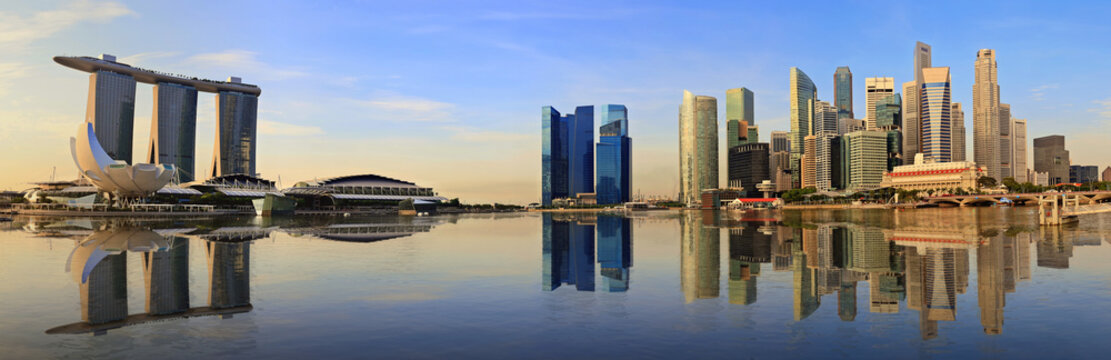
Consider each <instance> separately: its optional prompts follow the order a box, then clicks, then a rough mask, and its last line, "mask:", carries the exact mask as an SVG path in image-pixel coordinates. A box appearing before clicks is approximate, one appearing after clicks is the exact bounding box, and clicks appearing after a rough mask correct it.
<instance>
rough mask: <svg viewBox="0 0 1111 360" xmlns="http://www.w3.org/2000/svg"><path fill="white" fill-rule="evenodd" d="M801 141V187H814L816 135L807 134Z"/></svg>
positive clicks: (816, 169) (816, 182)
mask: <svg viewBox="0 0 1111 360" xmlns="http://www.w3.org/2000/svg"><path fill="white" fill-rule="evenodd" d="M802 141H803V146H802V149H803V155H802V160H800V161H801V163H802V165H801V167H802V176H801V179H800V181H801V182H802V184H801V187H802V188H816V187H818V167H817V162H818V159H817V155H818V151H817V149H818V137H817V136H815V135H807V136H806V137H805V138H803V140H802Z"/></svg>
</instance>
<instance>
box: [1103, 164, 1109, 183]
mask: <svg viewBox="0 0 1111 360" xmlns="http://www.w3.org/2000/svg"><path fill="white" fill-rule="evenodd" d="M1103 181H1111V166H1108V167H1107V168H1106V169H1103Z"/></svg>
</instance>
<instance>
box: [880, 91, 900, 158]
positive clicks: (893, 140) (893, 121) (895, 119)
mask: <svg viewBox="0 0 1111 360" xmlns="http://www.w3.org/2000/svg"><path fill="white" fill-rule="evenodd" d="M875 109H876V130H879V131H883V132H886V133H887V171H891V170H893V169H894V168H895V167H896V166H899V165H902V164H903V160H902V157H903V130H902V126H903V101H902V97H900V96H899V94H892V95H889V96H887V97H885V98H883V99H880V100H879V101H877V102H876V105H875Z"/></svg>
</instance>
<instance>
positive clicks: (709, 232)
mask: <svg viewBox="0 0 1111 360" xmlns="http://www.w3.org/2000/svg"><path fill="white" fill-rule="evenodd" d="M705 212H706V213H707V214H700V213H699V212H695V211H684V212H683V213H682V214H680V217H679V234H680V240H679V246H680V250H679V253H680V258H679V269H680V274H681V276H680V278H679V287H680V288H681V289H682V292H683V298H684V299H685V301H686V302H687V303H690V302H692V301H695V300H698V299H713V298H717V297H718V296H719V295H720V292H721V289H720V288H719V285H718V284H719V282H720V281H721V257H720V256H721V229H719V228H717V227H714V226H713V225H714V223H713V221H714V220H713V219H715V218H716V216H714V213H713V212H712V211H705Z"/></svg>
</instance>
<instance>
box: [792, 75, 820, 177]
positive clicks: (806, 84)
mask: <svg viewBox="0 0 1111 360" xmlns="http://www.w3.org/2000/svg"><path fill="white" fill-rule="evenodd" d="M817 98H818V88H817V87H815V86H814V82H813V81H810V77H809V76H806V74H805V73H803V72H802V70H799V69H798V68H796V67H792V68H791V83H790V98H789V99H788V101H789V102H790V103H791V188H798V187H799V186H800V185H802V182H801V180H802V178H801V175H802V171H801V167H802V155H803V146H805V144H804V139H805V138H806V137H807V136H809V135H811V134H812V132H811V130H812V129H811V128H810V125H811V124H813V123H814V101H815V100H816V99H817Z"/></svg>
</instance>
